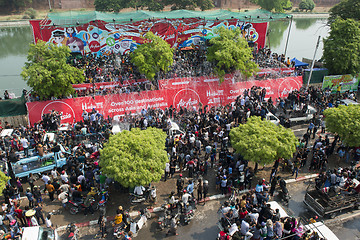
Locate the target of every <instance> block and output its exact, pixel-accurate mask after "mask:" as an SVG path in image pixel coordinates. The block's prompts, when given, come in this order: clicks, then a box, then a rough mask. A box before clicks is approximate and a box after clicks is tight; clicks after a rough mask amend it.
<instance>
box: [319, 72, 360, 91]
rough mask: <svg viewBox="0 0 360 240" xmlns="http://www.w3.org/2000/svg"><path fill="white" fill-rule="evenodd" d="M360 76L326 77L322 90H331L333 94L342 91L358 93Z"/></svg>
mask: <svg viewBox="0 0 360 240" xmlns="http://www.w3.org/2000/svg"><path fill="white" fill-rule="evenodd" d="M359 80H360V74H357V75H356V76H352V75H333V76H325V77H324V80H323V85H322V89H325V88H330V89H331V92H332V93H335V92H338V91H340V92H341V93H343V92H346V91H357V90H358V86H359Z"/></svg>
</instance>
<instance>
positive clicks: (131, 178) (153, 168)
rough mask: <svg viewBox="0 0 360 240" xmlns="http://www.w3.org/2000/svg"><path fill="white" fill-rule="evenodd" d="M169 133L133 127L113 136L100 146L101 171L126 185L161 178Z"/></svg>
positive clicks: (135, 184) (142, 183)
mask: <svg viewBox="0 0 360 240" xmlns="http://www.w3.org/2000/svg"><path fill="white" fill-rule="evenodd" d="M165 139H166V133H164V132H163V131H162V130H161V129H157V128H148V129H146V130H141V129H139V128H133V129H131V131H126V130H125V131H122V132H121V133H118V134H116V135H113V136H111V137H110V139H109V141H108V142H107V143H106V144H105V146H104V149H103V150H101V152H100V153H101V155H100V156H101V160H100V164H99V165H100V166H101V170H102V172H103V173H104V174H105V175H107V176H108V177H110V178H113V179H114V180H116V181H118V182H119V183H120V184H121V185H123V186H124V187H135V186H138V185H143V186H144V185H146V184H149V183H151V182H153V181H159V180H160V179H161V175H162V174H163V173H164V169H165V163H166V162H167V161H168V157H167V153H166V151H165Z"/></svg>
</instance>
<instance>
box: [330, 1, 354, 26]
mask: <svg viewBox="0 0 360 240" xmlns="http://www.w3.org/2000/svg"><path fill="white" fill-rule="evenodd" d="M337 17H341V18H342V19H349V18H351V19H354V20H357V21H360V1H359V0H342V1H341V2H340V3H338V4H336V5H335V6H333V7H332V8H331V9H330V17H329V23H332V22H334V21H335V19H336V18H337Z"/></svg>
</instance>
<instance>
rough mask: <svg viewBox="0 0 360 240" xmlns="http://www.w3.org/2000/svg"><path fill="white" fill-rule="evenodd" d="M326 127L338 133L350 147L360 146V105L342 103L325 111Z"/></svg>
mask: <svg viewBox="0 0 360 240" xmlns="http://www.w3.org/2000/svg"><path fill="white" fill-rule="evenodd" d="M324 116H325V123H326V129H327V130H329V131H330V132H332V133H337V134H338V135H339V137H340V139H341V140H342V142H343V143H344V144H345V145H346V146H349V147H359V146H360V106H359V105H349V106H344V105H340V106H339V107H337V108H328V109H326V110H325V111H324Z"/></svg>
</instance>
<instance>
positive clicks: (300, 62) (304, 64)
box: [290, 58, 309, 67]
mask: <svg viewBox="0 0 360 240" xmlns="http://www.w3.org/2000/svg"><path fill="white" fill-rule="evenodd" d="M290 61H291V62H295V67H306V66H309V64H308V63H304V62H302V61H300V60H298V59H297V58H293V59H291V60H290Z"/></svg>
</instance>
